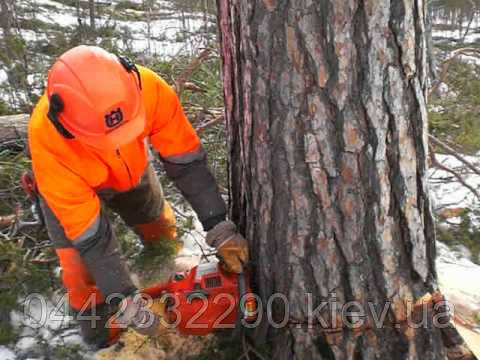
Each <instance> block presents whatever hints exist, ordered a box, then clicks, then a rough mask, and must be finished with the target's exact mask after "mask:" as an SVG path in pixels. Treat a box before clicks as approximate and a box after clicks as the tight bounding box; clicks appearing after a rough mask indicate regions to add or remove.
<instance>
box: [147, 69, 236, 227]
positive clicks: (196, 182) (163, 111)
mask: <svg viewBox="0 0 480 360" xmlns="http://www.w3.org/2000/svg"><path fill="white" fill-rule="evenodd" d="M156 95H157V104H156V108H155V113H156V115H155V119H154V122H153V125H152V131H151V133H150V141H151V143H152V145H153V147H154V148H155V149H156V150H157V151H158V153H159V154H160V158H161V159H162V161H163V164H164V167H165V171H166V173H167V176H168V177H169V178H171V179H172V180H173V182H174V183H175V185H176V187H177V188H178V189H179V190H180V192H181V193H182V195H183V196H184V197H185V199H186V200H187V201H188V202H189V203H190V204H191V205H192V207H193V209H194V210H195V212H196V213H197V215H198V217H199V219H200V221H201V223H202V225H203V228H204V229H205V230H206V231H208V230H209V229H211V228H212V227H214V226H215V225H216V224H217V223H219V222H220V221H222V220H224V219H225V216H226V212H227V210H226V206H225V202H224V201H223V199H222V197H221V195H220V192H219V190H218V186H217V183H216V181H215V178H214V177H213V175H212V173H211V172H210V170H209V168H208V166H207V160H206V154H205V151H204V150H203V148H202V145H201V142H200V139H199V137H198V135H197V133H196V132H195V130H194V129H193V127H192V125H191V124H190V122H189V121H188V119H187V117H186V116H185V113H184V112H183V109H182V106H181V105H180V101H179V99H178V97H177V95H176V93H175V91H173V89H172V88H171V87H170V86H169V85H168V84H167V83H166V82H165V81H164V80H163V79H161V78H160V77H159V76H158V75H156Z"/></svg>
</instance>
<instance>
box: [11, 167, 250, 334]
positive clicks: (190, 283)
mask: <svg viewBox="0 0 480 360" xmlns="http://www.w3.org/2000/svg"><path fill="white" fill-rule="evenodd" d="M20 180H21V181H20V184H21V186H22V188H23V190H24V191H25V193H26V194H27V195H28V198H29V199H30V201H31V203H32V206H31V212H32V213H33V217H34V220H35V221H34V222H19V226H17V227H15V230H16V231H18V230H19V229H20V227H23V226H29V225H42V224H43V223H44V221H43V217H42V213H41V210H40V201H39V197H38V189H37V186H36V183H35V179H34V178H33V175H32V174H31V173H29V172H27V173H24V174H23V175H22V177H21V179H20ZM141 293H142V294H144V295H146V296H148V297H150V298H151V299H153V300H155V299H159V300H160V302H161V304H162V318H163V320H165V322H166V325H167V327H169V328H175V329H176V330H177V331H178V332H179V333H181V334H186V335H207V334H209V333H211V332H212V331H215V330H221V329H229V328H230V329H233V328H236V327H238V326H239V325H241V323H242V322H243V321H246V322H252V321H254V320H255V319H256V310H257V309H256V307H257V303H256V299H255V295H254V294H253V293H252V291H251V289H250V287H249V286H247V275H246V274H245V273H240V274H235V273H229V272H227V271H225V270H224V269H223V268H222V266H220V264H219V263H218V262H205V263H201V264H199V265H197V266H195V267H193V268H192V269H190V270H188V271H185V272H177V273H175V274H173V275H172V276H171V277H170V280H169V281H168V282H167V283H165V284H163V283H161V284H156V285H153V286H151V287H149V288H146V289H143V290H142V291H141ZM163 305H164V306H163Z"/></svg>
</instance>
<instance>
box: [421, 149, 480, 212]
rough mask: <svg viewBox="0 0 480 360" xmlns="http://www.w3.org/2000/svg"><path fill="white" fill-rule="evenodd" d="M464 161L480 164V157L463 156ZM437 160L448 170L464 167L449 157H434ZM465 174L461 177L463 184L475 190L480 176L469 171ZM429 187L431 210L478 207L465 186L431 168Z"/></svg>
mask: <svg viewBox="0 0 480 360" xmlns="http://www.w3.org/2000/svg"><path fill="white" fill-rule="evenodd" d="M463 157H464V158H465V160H467V161H469V162H470V163H472V164H477V166H478V164H480V157H479V156H478V155H477V156H463ZM436 158H437V160H438V161H439V162H440V163H441V164H443V165H445V166H447V167H448V168H450V169H457V170H458V169H463V167H464V165H463V164H462V163H461V162H460V161H459V160H457V159H456V158H455V157H453V156H451V155H441V154H437V155H436ZM462 171H464V172H465V175H464V176H463V178H464V180H465V182H466V183H467V184H468V185H470V186H472V187H473V188H477V187H479V186H480V176H479V175H477V174H473V173H472V172H471V171H469V172H466V171H465V170H462ZM429 185H430V192H431V198H432V201H433V208H434V209H435V210H438V209H444V208H467V209H471V208H473V207H475V206H477V205H478V199H476V198H475V195H474V194H473V193H472V192H471V191H470V190H468V189H467V188H466V187H465V186H463V185H462V184H460V183H459V182H458V181H453V179H452V175H451V174H449V173H447V172H445V171H443V170H439V169H435V168H432V169H430V172H429Z"/></svg>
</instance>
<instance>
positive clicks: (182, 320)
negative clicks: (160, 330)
mask: <svg viewBox="0 0 480 360" xmlns="http://www.w3.org/2000/svg"><path fill="white" fill-rule="evenodd" d="M141 292H142V293H143V294H145V295H147V296H150V297H151V298H152V299H160V301H161V302H163V303H164V304H165V309H164V314H163V318H164V320H165V322H166V323H167V325H168V327H171V328H175V329H176V330H177V331H178V332H179V333H180V334H185V335H207V334H209V333H211V332H213V331H216V330H222V329H233V328H235V327H236V326H239V324H240V323H241V322H242V321H246V322H249V323H250V322H252V321H254V320H255V319H256V299H255V296H254V295H253V293H252V291H251V289H250V288H249V287H248V285H247V275H246V274H245V273H241V274H234V273H229V272H226V271H225V270H223V268H222V267H221V266H220V264H219V263H217V262H207V263H202V264H199V265H197V266H195V267H193V268H192V269H190V270H188V271H185V272H180V273H175V274H173V275H172V276H171V277H170V280H169V281H168V282H167V283H166V284H156V285H153V286H151V287H149V288H146V289H144V290H142V291H141Z"/></svg>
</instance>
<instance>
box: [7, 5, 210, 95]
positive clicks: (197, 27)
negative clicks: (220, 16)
mask: <svg viewBox="0 0 480 360" xmlns="http://www.w3.org/2000/svg"><path fill="white" fill-rule="evenodd" d="M118 2H119V0H114V1H110V3H111V6H110V8H111V10H112V13H113V9H114V7H115V5H116V4H117V3H118ZM135 3H142V1H140V2H138V1H135ZM16 6H17V7H18V8H20V9H22V8H23V9H32V6H35V8H34V9H35V10H34V11H33V10H29V11H28V12H27V13H26V14H25V15H23V16H24V18H25V20H29V21H34V20H36V21H41V22H42V23H44V24H46V25H48V26H50V27H53V29H44V28H42V29H40V28H38V29H35V30H32V29H20V31H19V34H20V35H21V36H22V38H23V39H24V40H25V41H26V42H27V43H29V44H30V45H31V47H32V48H33V47H34V46H37V47H39V48H42V47H44V46H45V43H46V41H47V42H48V41H55V40H54V39H55V36H56V35H55V32H58V31H59V30H58V27H61V29H64V30H65V33H69V32H71V31H72V30H73V29H74V28H75V27H77V26H78V24H79V18H78V17H77V10H76V8H75V7H74V6H68V5H65V4H62V3H60V2H58V1H54V0H33V1H32V0H20V1H17V3H16ZM156 6H157V7H158V6H161V8H160V9H156V10H155V12H154V14H153V15H151V16H150V18H151V19H150V22H147V19H148V17H147V16H146V14H145V13H144V12H143V11H138V10H133V9H124V10H115V11H116V12H117V13H116V14H117V15H122V16H117V18H113V16H112V15H110V14H105V15H101V16H99V17H97V18H96V19H95V20H96V26H97V28H101V27H104V26H108V27H109V28H112V27H114V28H115V29H116V31H117V33H118V36H117V37H116V38H113V39H112V41H113V42H115V44H116V46H117V47H118V48H119V49H120V50H123V51H128V52H133V53H136V54H140V55H141V57H143V58H144V59H151V58H157V59H158V58H161V59H168V58H172V57H174V56H177V55H180V54H194V53H195V52H196V50H197V49H199V48H202V47H205V46H207V42H208V38H209V36H212V35H211V34H210V35H208V36H207V35H205V32H206V31H205V29H207V28H209V27H210V26H211V25H212V23H213V22H214V20H215V19H212V18H211V16H207V17H205V16H204V14H198V13H194V12H190V13H189V12H183V13H182V14H180V13H179V12H178V11H175V10H174V9H173V7H172V3H171V2H169V1H157V2H156ZM125 18H131V20H128V21H127V20H124V19H125ZM81 21H82V22H83V23H85V24H88V20H87V19H86V18H84V17H83V18H81ZM55 29H56V30H55ZM15 31H17V29H14V32H15ZM2 33H3V32H2ZM102 40H104V39H102V38H98V39H97V43H98V44H100V42H101V41H102ZM35 44H40V45H35ZM53 60H54V59H53V58H51V57H50V56H48V55H45V54H42V55H41V56H37V59H35V60H34V61H33V62H31V64H30V69H29V71H31V72H35V73H34V74H33V75H32V77H34V78H35V79H36V80H35V81H36V82H35V85H36V86H35V88H34V89H33V92H34V93H37V95H39V94H40V91H42V87H43V79H44V78H45V73H46V71H47V69H48V66H49V64H50V63H51V62H52V61H53ZM33 64H34V65H35V66H33ZM33 68H35V70H33ZM5 70H7V69H6V68H2V66H1V65H0V85H2V84H4V83H5V82H6V80H7V73H6V71H5ZM18 92H19V93H18V94H17V95H16V97H17V98H16V97H15V96H14V95H13V94H12V91H10V90H9V89H8V88H7V89H1V90H0V99H2V100H3V101H5V102H6V103H8V104H17V103H18V102H19V99H22V100H23V99H26V97H25V96H24V94H23V93H22V91H21V90H19V91H18ZM27 102H28V100H27Z"/></svg>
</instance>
